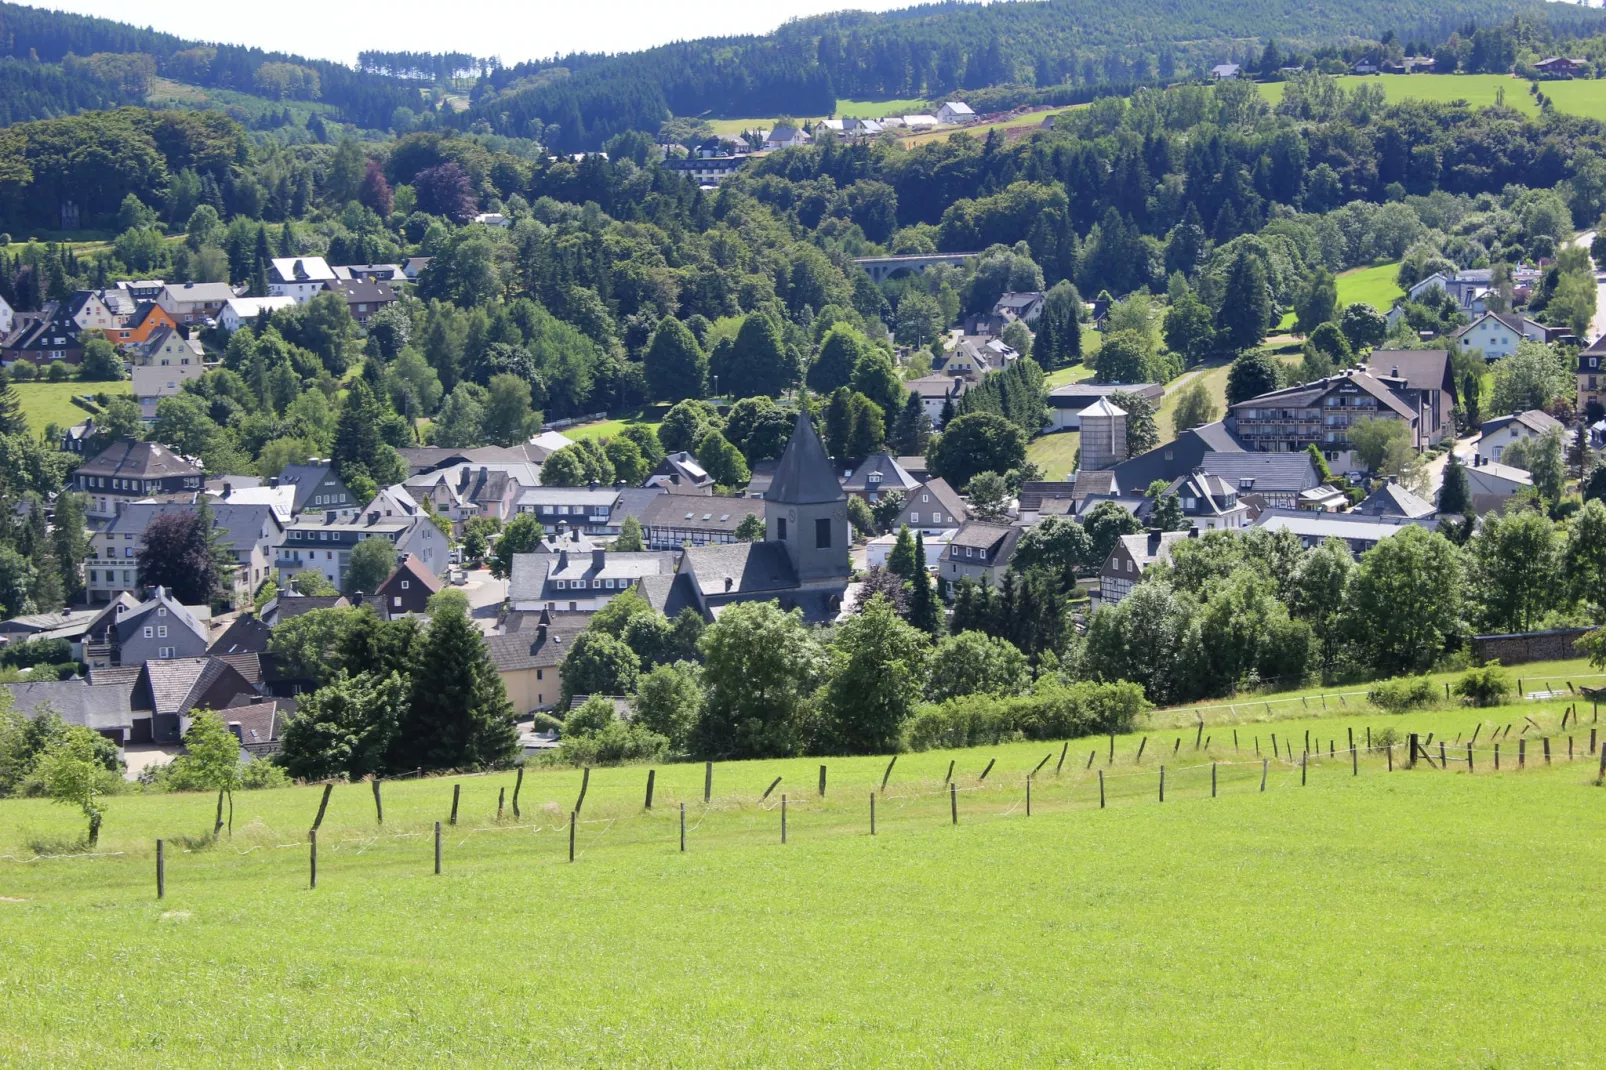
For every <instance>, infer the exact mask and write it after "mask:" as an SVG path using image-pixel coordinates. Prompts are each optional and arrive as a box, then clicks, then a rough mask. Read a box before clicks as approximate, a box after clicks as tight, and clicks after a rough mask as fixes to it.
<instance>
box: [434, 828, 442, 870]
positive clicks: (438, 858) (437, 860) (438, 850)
mask: <svg viewBox="0 0 1606 1070" xmlns="http://www.w3.org/2000/svg"><path fill="white" fill-rule="evenodd" d="M440 875H441V823H440V822H439V821H437V822H435V876H437V877H439V876H440Z"/></svg>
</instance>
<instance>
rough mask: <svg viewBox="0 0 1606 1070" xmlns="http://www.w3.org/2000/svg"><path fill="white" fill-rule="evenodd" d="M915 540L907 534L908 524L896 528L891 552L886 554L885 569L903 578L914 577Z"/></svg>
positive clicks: (915, 559) (909, 578)
mask: <svg viewBox="0 0 1606 1070" xmlns="http://www.w3.org/2000/svg"><path fill="white" fill-rule="evenodd" d="M916 561H917V558H916V557H915V542H914V539H912V538H910V536H909V525H908V524H905V525H903V526H902V527H900V528H899V529H898V539H897V541H896V542H894V543H893V544H892V553H890V554H888V555H887V571H889V572H892V573H894V574H896V575H898V576H902V577H903V578H904V579H905V580H912V579H914V575H915V569H916V567H917V566H916Z"/></svg>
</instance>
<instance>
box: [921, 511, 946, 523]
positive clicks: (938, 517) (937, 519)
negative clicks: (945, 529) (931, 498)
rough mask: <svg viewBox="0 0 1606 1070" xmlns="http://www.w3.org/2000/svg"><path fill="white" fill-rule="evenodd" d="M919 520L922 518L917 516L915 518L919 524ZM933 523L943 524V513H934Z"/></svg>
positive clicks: (932, 515)
mask: <svg viewBox="0 0 1606 1070" xmlns="http://www.w3.org/2000/svg"><path fill="white" fill-rule="evenodd" d="M919 520H920V517H919V516H918V515H917V516H916V517H915V521H916V523H918V522H919ZM931 522H932V523H933V524H941V523H942V514H941V513H936V512H934V513H932V514H931Z"/></svg>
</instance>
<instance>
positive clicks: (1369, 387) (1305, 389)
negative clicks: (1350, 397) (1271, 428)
mask: <svg viewBox="0 0 1606 1070" xmlns="http://www.w3.org/2000/svg"><path fill="white" fill-rule="evenodd" d="M1345 385H1349V386H1354V387H1356V388H1358V389H1360V390H1363V391H1365V392H1366V393H1368V394H1370V395H1372V397H1374V398H1376V399H1377V400H1378V401H1379V402H1381V403H1382V404H1383V405H1384V406H1385V407H1386V408H1388V409H1390V410H1392V411H1393V412H1394V413H1395V414H1396V415H1398V416H1400V417H1402V418H1404V419H1407V420H1415V419H1416V418H1417V416H1418V415H1419V414H1418V413H1417V412H1416V410H1415V409H1413V408H1411V406H1409V405H1407V404H1406V403H1405V402H1403V401H1401V400H1400V399H1399V396H1398V395H1396V394H1395V393H1394V391H1392V390H1390V389H1389V388H1388V387H1387V386H1385V385H1384V384H1383V383H1380V382H1379V381H1378V380H1377V378H1376V377H1374V376H1373V375H1372V374H1371V373H1370V372H1361V371H1350V372H1344V373H1343V374H1341V375H1330V376H1328V377H1327V378H1325V379H1317V380H1315V381H1314V382H1309V383H1305V384H1303V385H1301V386H1291V387H1287V388H1286V389H1283V390H1273V391H1271V392H1270V393H1266V394H1261V395H1260V396H1259V397H1253V398H1247V399H1245V400H1243V401H1240V402H1238V403H1237V404H1235V405H1232V406H1230V409H1231V410H1232V411H1234V412H1236V411H1238V410H1240V409H1261V408H1278V407H1287V408H1295V409H1298V408H1311V407H1313V406H1314V405H1315V403H1316V402H1317V401H1319V400H1320V399H1321V398H1323V397H1325V396H1326V395H1328V394H1329V393H1331V392H1332V391H1334V390H1337V389H1339V388H1340V387H1343V386H1345Z"/></svg>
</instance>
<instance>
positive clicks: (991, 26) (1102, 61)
mask: <svg viewBox="0 0 1606 1070" xmlns="http://www.w3.org/2000/svg"><path fill="white" fill-rule="evenodd" d="M1517 14H1521V15H1524V16H1528V17H1531V18H1534V19H1544V20H1548V21H1549V23H1550V25H1551V27H1552V29H1553V30H1554V31H1556V32H1558V33H1566V32H1567V30H1568V28H1569V25H1571V24H1574V23H1577V24H1583V25H1588V26H1592V27H1599V25H1600V23H1601V16H1600V13H1599V12H1594V11H1589V10H1587V9H1580V8H1572V7H1567V6H1565V5H1559V4H1551V3H1544V2H1543V0H1452V2H1449V3H1441V2H1435V0H1344V2H1338V0H1314V2H1310V3H1295V2H1291V0H1122V2H1121V3H1119V4H1111V3H1108V2H1105V0H1046V2H1041V3H995V4H988V5H985V6H983V5H975V4H931V5H925V6H922V7H916V8H911V9H908V10H904V11H897V12H891V13H887V14H870V13H865V12H844V13H839V14H835V15H825V16H819V17H816V18H809V19H801V20H797V21H795V22H790V23H787V24H786V25H785V26H783V27H781V28H780V29H779V30H777V31H776V32H775V33H773V34H769V35H767V36H763V37H742V38H708V39H703V40H698V41H688V42H678V43H675V44H671V45H665V46H663V47H660V48H654V49H648V50H646V51H643V52H635V53H629V54H625V55H619V56H599V55H572V56H564V57H560V58H557V59H554V60H550V61H545V62H541V63H526V64H519V65H516V66H512V67H505V68H501V69H499V70H496V71H493V72H491V74H490V75H489V77H487V78H486V79H485V80H484V81H483V82H482V83H481V86H480V88H479V90H478V91H477V92H476V95H475V107H474V108H473V109H472V110H471V111H470V112H469V113H468V118H469V119H470V121H473V120H485V121H486V122H488V123H490V125H491V126H492V128H493V129H495V130H496V131H497V132H499V133H505V134H513V135H517V136H529V137H538V138H544V139H545V140H547V141H548V142H549V143H551V144H553V145H555V146H557V147H561V148H586V147H592V146H594V145H597V144H600V143H601V142H602V141H604V140H606V139H607V138H608V137H609V136H611V135H612V134H615V133H618V132H619V131H621V130H625V129H641V130H652V129H655V128H656V125H657V121H658V120H657V117H661V116H662V115H663V114H664V113H665V112H673V113H674V114H676V115H700V114H704V113H711V114H714V115H734V116H752V115H765V114H782V115H796V116H808V115H826V114H830V113H831V112H832V111H833V110H834V107H835V99H836V98H837V97H845V98H851V99H865V98H869V99H876V98H885V97H928V98H929V97H940V96H942V95H944V94H948V93H954V92H965V93H966V94H969V95H974V94H975V93H976V91H977V90H981V89H984V88H985V87H991V86H1002V85H1015V86H1026V87H1037V88H1044V87H1054V86H1062V87H1065V88H1066V89H1067V90H1074V89H1076V88H1077V87H1089V86H1094V85H1124V84H1136V83H1143V82H1149V83H1150V84H1152V81H1153V79H1155V78H1170V77H1173V76H1175V75H1177V74H1179V73H1183V72H1187V71H1190V70H1192V71H1202V70H1204V69H1207V68H1208V67H1209V66H1211V65H1213V64H1215V63H1220V62H1223V61H1226V60H1230V59H1237V58H1240V57H1244V56H1247V55H1248V54H1249V51H1250V50H1251V49H1253V50H1254V52H1255V54H1256V55H1258V54H1259V49H1260V48H1261V46H1262V45H1263V43H1264V42H1265V41H1266V39H1267V38H1268V37H1273V38H1276V39H1278V40H1280V41H1283V42H1285V43H1291V44H1295V45H1301V46H1313V45H1318V44H1324V43H1336V42H1340V41H1342V40H1344V39H1346V38H1351V37H1367V38H1371V39H1377V38H1379V37H1380V36H1381V35H1382V34H1384V33H1385V32H1387V31H1390V30H1392V31H1393V32H1394V33H1395V35H1396V36H1397V37H1398V38H1399V39H1400V40H1402V41H1416V40H1421V41H1428V42H1439V41H1442V40H1444V39H1445V38H1446V37H1447V36H1449V34H1450V33H1451V32H1452V31H1454V30H1462V29H1465V27H1466V26H1467V25H1468V24H1469V23H1477V24H1487V23H1492V22H1497V21H1502V20H1505V19H1509V18H1510V17H1511V16H1513V15H1517ZM537 122H540V123H543V124H546V126H547V127H550V126H551V125H553V124H555V125H556V126H557V127H558V128H559V129H558V131H556V132H555V133H554V132H552V131H550V130H549V129H546V128H542V129H540V130H537V129H536V128H535V125H534V124H535V123H537Z"/></svg>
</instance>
